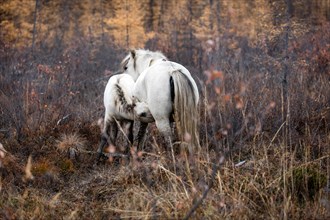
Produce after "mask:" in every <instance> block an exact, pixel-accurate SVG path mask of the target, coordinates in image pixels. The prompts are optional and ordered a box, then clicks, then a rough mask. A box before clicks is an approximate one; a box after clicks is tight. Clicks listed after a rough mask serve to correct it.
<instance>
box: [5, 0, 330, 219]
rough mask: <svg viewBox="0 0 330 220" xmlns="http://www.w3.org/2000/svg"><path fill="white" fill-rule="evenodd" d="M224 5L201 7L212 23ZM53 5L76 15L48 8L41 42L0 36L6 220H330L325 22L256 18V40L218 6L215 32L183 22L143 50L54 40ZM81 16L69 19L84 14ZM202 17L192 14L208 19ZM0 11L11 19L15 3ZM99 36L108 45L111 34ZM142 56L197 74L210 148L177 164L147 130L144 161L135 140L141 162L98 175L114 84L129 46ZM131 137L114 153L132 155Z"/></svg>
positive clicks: (120, 161) (93, 38)
mask: <svg viewBox="0 0 330 220" xmlns="http://www.w3.org/2000/svg"><path fill="white" fill-rule="evenodd" d="M12 2H16V1H12ZM36 2H37V3H38V1H36ZM54 2H56V1H54ZM58 2H62V1H58ZM63 2H65V1H63ZM132 2H133V1H132ZM180 2H181V3H182V4H183V2H185V1H180ZM210 2H211V1H210ZM219 2H222V4H220V3H214V5H213V6H212V5H211V6H212V7H211V6H205V5H202V6H200V7H203V11H206V12H207V10H211V12H212V10H220V9H218V8H217V7H216V6H217V4H219V5H221V6H222V7H224V8H225V7H227V6H228V5H230V4H229V3H226V1H219ZM242 2H244V1H242ZM257 2H259V3H260V2H262V1H257ZM297 2H300V1H297ZM321 2H322V1H321ZM101 3H102V1H101ZM181 3H180V4H181ZM40 4H41V3H40ZM86 4H87V3H86ZM104 4H105V3H104ZM109 4H110V3H109ZM137 4H138V3H136V2H134V3H131V8H130V10H137V9H136V8H135V5H137ZM155 4H156V3H155ZM187 4H188V3H187ZM189 4H190V3H189ZM277 4H278V5H277ZM297 4H298V3H297ZM242 5H243V6H240V7H242V8H243V9H244V4H242ZM5 6H6V7H7V8H6V7H5ZM46 6H47V7H49V8H47V7H46ZM156 6H157V7H158V5H157V4H156V5H155V7H156ZM262 6H263V7H265V8H266V6H267V7H268V3H263V4H262ZM275 6H276V7H277V6H278V8H276V7H275ZM281 6H283V5H281V4H279V3H276V4H275V3H274V4H272V6H271V7H275V8H270V9H269V10H275V12H276V10H279V8H281ZM298 6H299V5H298ZM298 6H297V5H295V7H296V8H299V7H298ZM52 7H54V8H56V7H64V8H65V7H66V6H65V4H64V3H63V5H61V4H60V5H57V4H55V3H54V5H47V4H46V3H45V6H44V8H42V9H43V10H41V9H39V10H40V12H39V13H40V14H38V16H40V17H38V16H36V17H35V19H34V23H35V24H38V23H40V24H39V26H38V25H35V30H37V31H33V28H32V27H33V25H32V24H33V22H31V25H22V26H21V27H20V30H21V32H14V31H13V32H9V31H8V30H9V29H10V27H11V26H10V25H8V23H1V25H2V26H1V27H5V28H7V29H3V31H2V32H0V33H1V37H0V51H1V52H0V60H1V63H0V71H1V74H0V219H184V218H186V219H188V218H191V219H328V218H330V67H329V63H330V52H329V51H330V43H329V39H330V23H329V19H328V18H327V19H325V20H322V21H320V20H312V19H311V20H308V22H307V21H305V20H304V22H302V21H301V20H299V19H298V18H297V17H299V16H298V15H297V14H293V15H292V17H291V18H292V20H290V22H288V20H286V17H285V16H284V17H280V18H278V17H274V21H271V18H269V17H266V16H264V17H262V18H263V19H265V20H262V21H261V20H260V23H258V21H256V20H249V21H250V22H251V24H256V26H257V27H255V26H254V25H252V26H253V28H255V29H256V30H258V32H257V33H253V34H252V33H250V32H249V31H248V30H247V29H248V28H244V30H243V29H241V28H242V27H241V26H239V24H240V22H241V20H239V21H237V20H234V19H232V20H230V19H228V20H226V19H225V18H223V17H226V16H227V17H228V16H233V17H235V16H234V15H235V13H236V11H235V10H236V9H235V10H232V11H231V10H229V9H228V14H226V13H227V11H226V10H227V8H225V9H222V8H221V10H223V11H222V14H221V16H222V17H216V16H214V17H213V23H214V24H218V25H219V26H217V27H218V30H216V31H215V30H214V29H216V26H214V29H212V31H215V32H212V33H211V32H210V33H209V32H207V33H209V35H207V36H206V35H205V36H204V35H203V36H202V35H201V33H206V30H204V29H203V28H205V27H203V28H202V27H200V26H198V27H199V28H200V29H198V28H197V27H196V25H197V24H196V23H195V20H194V19H195V18H194V17H192V18H187V19H188V21H187V20H184V19H183V18H181V17H179V18H177V19H178V23H177V25H178V26H180V27H184V26H187V28H188V29H187V32H184V31H182V32H180V31H177V30H174V29H166V28H169V27H168V26H166V25H167V23H166V22H165V24H162V23H161V22H159V24H162V25H163V28H165V31H169V32H170V31H171V34H166V33H165V31H164V32H161V31H160V30H158V32H157V28H155V30H154V32H155V33H154V35H152V34H151V32H148V34H149V35H148V34H146V35H143V36H144V37H147V38H148V39H143V43H141V42H140V41H138V40H142V39H140V38H139V37H137V36H140V35H141V33H139V32H138V33H136V32H134V31H132V32H130V34H128V32H127V33H126V35H123V36H125V37H123V36H120V37H118V36H117V35H115V34H114V35H113V36H112V37H108V38H107V37H104V38H103V37H102V39H101V37H100V36H101V33H99V32H97V31H95V32H93V31H91V29H92V30H95V29H93V28H95V27H94V26H92V25H91V26H89V28H85V29H83V28H84V27H78V26H77V27H75V28H76V29H75V28H71V29H70V28H69V27H66V26H65V24H63V23H61V25H62V26H63V25H64V29H65V28H67V29H65V30H67V32H64V31H63V35H62V38H61V36H60V35H59V36H58V35H57V32H56V34H54V33H55V32H54V33H53V32H51V31H53V29H51V28H49V29H47V31H49V33H48V32H47V33H48V34H46V29H43V28H44V26H45V27H49V26H47V25H49V24H47V23H46V24H44V23H42V22H46V19H43V18H44V17H43V16H45V15H46V14H47V13H49V12H48V11H47V10H48V9H51V8H52ZM70 7H71V5H68V8H66V10H68V11H70V10H71V8H70ZM164 7H165V6H164ZM168 7H172V6H171V5H170V6H168ZM173 7H174V6H173ZM208 7H210V9H208ZM228 7H229V6H228ZM300 7H302V6H300ZM36 8H37V7H36ZM77 8H79V7H77ZM77 8H75V9H72V11H71V12H72V13H71V14H70V16H71V15H72V16H73V15H75V16H78V15H77V14H79V13H78V11H75V10H78V9H77ZM82 8H83V7H80V8H79V10H83V9H82ZM87 8H88V7H87ZM188 8H189V7H188ZM196 8H197V6H196ZM196 8H192V9H191V10H192V13H193V14H194V13H195V14H198V13H201V12H200V11H198V10H199V9H198V8H197V9H196ZM256 8H258V7H256ZM260 8H262V7H261V6H260ZM265 8H264V10H266V9H267V8H266V9H265ZM0 9H1V10H4V11H8V13H9V11H10V12H11V13H14V12H12V11H13V10H10V2H9V1H8V2H6V4H3V6H1V7H0ZM32 9H33V5H32V6H31V16H32V15H33V13H32V12H33V10H32ZM243 9H242V10H243ZM84 10H86V11H87V9H84ZM95 10H96V12H95V14H94V15H95V19H96V17H97V16H98V15H99V14H98V9H95ZM116 10H119V11H120V9H116ZM126 10H128V9H127V8H126ZM187 10H188V9H187ZM194 10H196V11H197V12H194ZM237 10H240V9H237ZM254 10H256V9H254ZM36 11H37V10H36ZM50 11H51V10H50ZM37 12H38V11H37ZM73 12H74V13H73ZM156 12H157V10H156V9H155V11H154V13H156ZM206 12H205V13H206ZM211 12H210V13H211ZM266 12H267V13H268V12H269V11H266ZM275 12H274V13H275ZM284 12H285V11H284ZM298 12H299V10H298V9H297V10H296V11H295V13H298ZM43 13H44V14H43ZM84 13H85V12H84ZM86 13H87V12H86ZM88 13H90V12H89V11H88ZM182 13H183V12H182ZM237 13H238V12H237ZM22 14H26V13H25V12H24V13H22ZM101 14H102V13H100V15H101ZM136 14H138V13H136ZM136 14H134V16H137V15H136ZM211 14H212V13H211ZM106 15H107V14H103V15H102V16H106ZM165 15H166V16H168V14H165ZM165 15H164V16H165ZM203 15H204V14H203ZM206 15H209V14H206ZM284 15H285V13H284ZM31 16H30V20H31V21H32V20H33V19H32V17H33V16H32V17H31ZM52 16H53V15H52ZM57 16H58V15H57ZM81 16H84V14H83V13H81ZM132 16H133V15H132ZM177 16H179V15H177ZM279 16H280V15H279ZM327 16H328V15H327ZM4 17H5V15H4ZM8 17H10V16H8ZM211 17H212V16H204V17H203V16H202V17H201V19H206V18H210V19H211ZM270 17H271V16H270ZM79 18H80V17H79ZM13 19H14V18H13ZM16 19H18V18H16ZM70 19H71V18H70ZM127 19H128V18H127ZM168 19H170V18H168ZM173 19H174V18H173ZM180 19H181V20H180ZM189 19H190V20H189ZM217 19H218V20H217ZM237 19H238V18H237ZM251 19H252V18H251ZM256 19H257V18H256ZM268 19H270V20H268ZM7 20H8V21H11V20H10V19H9V18H8V19H7ZM73 20H74V19H73V18H72V19H71V20H70V21H73ZM85 20H88V19H87V18H86V19H85ZM104 20H105V18H104ZM196 20H198V19H196ZM215 20H217V22H220V21H221V23H216V22H215ZM243 20H244V19H243ZM55 21H58V20H55ZM55 21H54V22H55ZM179 21H181V22H182V23H180V22H179ZM275 21H276V22H279V23H276V22H275ZM74 22H76V20H74ZM109 22H110V21H109ZM111 22H115V21H112V20H111ZM184 22H188V23H187V24H189V25H187V24H186V23H184ZM203 22H204V23H205V24H208V23H207V21H206V20H203ZM281 22H282V23H281ZM313 22H314V23H313ZM78 23H79V22H76V23H75V24H76V25H78ZM117 23H118V25H121V23H120V22H119V21H117ZM155 23H156V22H155ZM315 23H317V24H315ZM81 24H84V23H81ZM102 24H103V23H102ZM106 24H109V23H106V22H105V23H104V25H106ZM220 24H221V25H220ZM5 25H7V26H5ZM43 25H44V26H43ZM56 25H57V23H56ZM111 25H113V26H112V27H114V26H115V23H111ZM62 26H61V27H62ZM136 26H138V25H137V24H136ZM25 27H29V28H30V29H29V31H28V34H27V36H29V37H27V36H25V34H26V32H25V31H24V28H25ZM90 27H91V29H90ZM100 27H101V26H100ZM38 28H39V29H40V30H39V29H38ZM62 28H63V27H62ZM80 28H81V29H80ZM189 28H190V29H189ZM253 28H252V27H251V29H250V31H251V30H252V29H253ZM103 29H104V30H106V26H105V27H103V26H102V36H103V34H105V33H108V34H109V35H110V33H112V32H106V31H105V32H104V33H103ZM5 30H6V31H8V32H5ZM82 30H85V31H86V30H89V32H88V33H83V32H82ZM127 30H128V29H127ZM138 30H140V29H137V30H136V31H138ZM38 31H40V32H41V33H42V34H40V35H36V36H35V33H39V32H38ZM98 31H100V30H98ZM208 31H210V30H208ZM114 32H115V31H114ZM188 32H189V33H192V34H187V33H188ZM251 32H252V31H251ZM14 33H19V34H17V36H20V37H17V38H15V37H13V36H16V35H14ZM31 33H33V34H32V35H33V44H32V45H30V42H31V41H32V37H31V36H30V35H31ZM60 33H62V32H60ZM64 33H65V34H64ZM69 33H70V34H69ZM115 33H117V32H115ZM118 33H119V32H118ZM120 33H121V32H120ZM20 34H21V35H20ZM73 34H74V36H75V38H69V37H70V36H71V35H73ZM47 37H49V38H47ZM51 37H52V38H51ZM71 37H72V36H71ZM50 38H51V39H50ZM27 39H28V40H27ZM118 39H121V40H123V41H119V40H118ZM26 42H29V43H28V46H26V45H25V43H26ZM166 42H169V44H168V45H167V44H166ZM24 45H25V46H24ZM123 45H124V46H123ZM132 45H133V46H132ZM138 47H145V48H148V49H151V50H161V51H162V52H164V54H165V55H166V56H168V58H169V59H170V60H174V61H176V62H179V63H182V64H183V65H185V66H186V67H187V69H189V70H190V71H191V74H192V76H193V78H194V79H195V80H196V82H197V84H198V88H199V91H200V103H199V107H198V108H199V136H200V145H201V149H200V150H198V151H197V150H196V151H195V153H194V154H193V155H187V154H186V153H184V152H181V153H180V152H178V153H177V154H176V155H175V160H173V158H172V157H171V156H170V155H169V152H166V151H165V142H164V140H163V138H162V137H161V135H160V134H159V132H158V130H157V128H156V127H155V125H154V124H149V127H148V133H147V141H146V146H145V149H144V150H143V151H139V152H137V151H136V148H135V145H136V143H134V144H135V145H134V146H133V147H131V148H130V150H131V153H132V155H133V156H132V157H131V158H129V159H127V158H126V157H122V158H112V157H110V158H109V159H108V160H105V161H102V162H101V163H98V164H97V163H96V162H97V154H96V151H97V148H98V145H99V143H100V137H101V127H102V124H103V121H102V118H103V114H104V108H103V97H102V95H103V91H104V88H105V85H106V83H107V80H108V78H109V77H110V76H111V74H113V72H114V71H116V70H117V69H118V68H119V63H120V61H121V60H122V59H123V58H124V57H125V55H126V54H127V53H128V51H129V50H128V48H138ZM138 125H139V123H138V122H137V123H135V127H134V132H135V136H136V133H137V130H138ZM125 129H126V128H125V127H123V128H122V129H121V131H120V132H119V138H118V141H117V146H116V151H121V150H123V149H125V148H126V147H128V144H127V140H126V137H125V134H124V133H125ZM173 130H175V128H173ZM178 146H179V144H178V143H176V144H175V145H174V147H176V148H178Z"/></svg>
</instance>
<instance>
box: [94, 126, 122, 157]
mask: <svg viewBox="0 0 330 220" xmlns="http://www.w3.org/2000/svg"><path fill="white" fill-rule="evenodd" d="M117 133H118V126H117V123H116V121H114V120H106V121H105V125H104V129H103V132H102V135H101V143H100V146H99V149H98V151H97V152H98V159H97V161H99V160H100V159H101V157H106V156H105V155H104V154H103V150H104V147H105V146H106V145H107V144H108V138H109V139H110V144H111V145H115V141H116V138H117Z"/></svg>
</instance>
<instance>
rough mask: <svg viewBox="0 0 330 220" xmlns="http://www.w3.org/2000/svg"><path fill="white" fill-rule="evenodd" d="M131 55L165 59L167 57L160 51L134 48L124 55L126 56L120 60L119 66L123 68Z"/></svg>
mask: <svg viewBox="0 0 330 220" xmlns="http://www.w3.org/2000/svg"><path fill="white" fill-rule="evenodd" d="M132 55H133V58H136V57H140V56H150V57H152V58H155V59H165V60H167V57H166V56H165V55H164V54H163V53H162V52H160V51H150V50H146V49H134V50H131V51H130V52H129V54H127V55H126V57H125V58H124V59H123V60H122V61H121V63H120V66H121V67H122V68H123V67H124V66H126V65H127V63H128V61H129V59H130V57H131V56H132Z"/></svg>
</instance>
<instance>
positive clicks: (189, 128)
mask: <svg viewBox="0 0 330 220" xmlns="http://www.w3.org/2000/svg"><path fill="white" fill-rule="evenodd" d="M170 75H171V77H172V82H171V83H173V86H174V100H173V103H174V120H175V123H176V127H177V130H178V135H179V138H180V140H181V141H183V142H186V143H188V147H189V151H192V150H194V149H198V148H199V132H198V121H199V114H198V96H196V91H195V89H194V88H195V87H194V86H193V84H192V82H191V80H190V79H189V78H188V77H187V76H186V75H185V74H184V73H182V72H181V71H180V70H175V71H173V72H172V73H170ZM197 93H198V91H197ZM172 97H173V95H172Z"/></svg>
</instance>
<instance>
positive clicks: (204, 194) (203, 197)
mask: <svg viewBox="0 0 330 220" xmlns="http://www.w3.org/2000/svg"><path fill="white" fill-rule="evenodd" d="M224 161H225V156H224V155H223V156H221V157H220V159H219V160H218V163H215V164H213V168H212V174H211V178H210V183H209V185H208V186H207V188H206V190H205V191H204V192H203V195H202V197H201V198H200V199H199V200H198V201H197V202H196V203H195V204H194V205H193V206H192V207H191V209H190V210H189V212H188V213H187V214H186V216H185V217H184V218H183V219H184V220H187V219H189V218H190V217H191V215H192V214H193V213H194V212H195V211H196V209H197V208H198V206H200V204H201V203H202V202H203V200H204V199H205V198H206V196H207V194H208V193H209V191H210V189H211V188H212V187H213V184H214V180H215V176H216V174H217V172H218V170H219V168H220V165H221V164H223V162H224Z"/></svg>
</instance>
